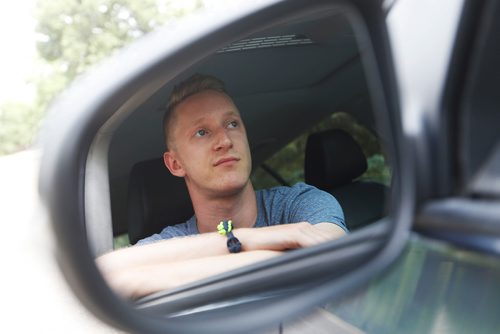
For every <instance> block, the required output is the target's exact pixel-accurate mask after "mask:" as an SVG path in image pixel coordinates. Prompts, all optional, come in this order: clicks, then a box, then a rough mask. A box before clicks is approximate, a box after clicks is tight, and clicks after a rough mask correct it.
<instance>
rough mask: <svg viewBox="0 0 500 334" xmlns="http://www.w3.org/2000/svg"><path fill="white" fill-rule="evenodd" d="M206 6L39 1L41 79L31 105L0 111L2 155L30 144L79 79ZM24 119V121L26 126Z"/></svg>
mask: <svg viewBox="0 0 500 334" xmlns="http://www.w3.org/2000/svg"><path fill="white" fill-rule="evenodd" d="M203 6H204V2H203V1H202V0H196V1H190V2H189V1H184V2H180V1H173V0H141V1H137V0H38V3H37V9H36V18H37V22H38V24H37V27H36V31H37V34H38V41H37V50H38V54H39V58H40V59H39V61H40V63H41V66H42V70H41V72H42V74H41V75H40V76H39V77H37V78H36V79H35V84H36V87H37V97H36V98H35V102H34V104H33V105H21V104H19V103H18V104H13V103H7V104H5V105H2V106H0V107H1V109H0V119H1V120H2V123H3V124H7V122H9V123H8V124H7V125H5V126H2V129H0V130H1V131H0V139H1V141H0V154H8V153H12V152H15V151H18V150H21V149H25V148H27V147H28V146H30V144H31V143H32V140H33V137H34V136H33V132H35V131H36V130H37V129H38V127H39V124H40V121H41V119H42V118H43V116H44V115H45V111H46V109H47V107H48V106H49V104H50V102H51V101H52V100H53V99H54V97H55V96H57V95H58V94H59V93H60V92H61V91H62V90H63V89H64V88H66V87H67V86H68V85H69V83H70V82H71V81H73V80H74V79H75V77H77V76H78V75H80V74H82V73H83V72H85V71H86V70H88V69H89V68H90V67H91V66H93V65H94V64H96V63H97V62H99V61H101V60H102V59H104V58H106V57H108V56H109V55H111V54H113V52H115V51H117V50H118V49H121V48H122V47H124V46H125V45H127V44H129V43H130V42H132V41H134V40H136V39H137V38H139V37H141V36H143V35H144V34H146V33H148V32H150V31H152V30H154V29H155V28H157V27H159V26H162V25H164V24H166V23H167V22H171V21H173V20H175V19H177V18H179V17H181V16H184V15H186V14H188V13H190V12H192V11H193V10H196V9H199V8H201V7H203ZM24 120H25V121H24Z"/></svg>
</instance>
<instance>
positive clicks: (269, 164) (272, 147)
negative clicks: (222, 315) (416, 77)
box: [86, 12, 391, 299]
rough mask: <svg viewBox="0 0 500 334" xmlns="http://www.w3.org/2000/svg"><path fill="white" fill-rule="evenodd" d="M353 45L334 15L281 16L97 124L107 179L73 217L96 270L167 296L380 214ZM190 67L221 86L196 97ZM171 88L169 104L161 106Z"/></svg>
mask: <svg viewBox="0 0 500 334" xmlns="http://www.w3.org/2000/svg"><path fill="white" fill-rule="evenodd" d="M356 31H358V30H356ZM357 33H358V32H357ZM359 40H362V39H361V38H359V36H356V33H355V30H354V29H353V26H352V24H351V23H350V21H349V20H348V19H347V18H346V16H345V15H344V14H343V13H339V12H331V13H329V12H324V13H322V14H321V15H315V16H314V17H307V18H300V19H297V18H295V19H293V20H288V21H287V22H286V23H281V24H279V25H276V26H273V27H271V28H266V29H265V30H261V31H259V32H257V33H252V34H251V35H248V36H245V37H244V38H238V39H237V40H233V41H231V42H230V43H227V44H226V45H225V46H223V47H221V48H218V50H217V51H216V52H213V53H212V54H210V55H209V56H207V57H204V58H203V59H202V60H200V61H198V62H196V63H194V64H193V65H192V66H191V67H189V68H188V69H187V70H185V71H183V72H182V73H181V74H179V75H178V76H176V78H175V79H174V80H170V81H168V82H165V84H164V85H163V86H162V87H161V88H160V89H158V90H157V91H156V92H155V93H154V94H152V95H151V97H150V98H148V99H147V100H145V101H144V102H142V103H139V104H138V105H137V106H134V107H133V108H130V110H129V112H128V113H127V115H126V117H125V116H124V117H117V118H116V119H115V120H113V119H111V120H110V121H108V125H107V129H111V130H109V131H103V133H102V136H101V138H106V140H104V141H103V142H104V143H106V145H104V144H101V145H102V146H103V150H104V152H105V154H103V155H97V154H96V155H95V156H99V157H100V158H101V159H102V156H105V159H104V160H105V166H106V173H105V175H104V179H105V180H107V182H101V181H102V179H100V181H99V180H97V179H92V178H87V179H86V187H87V189H89V191H88V193H91V194H94V196H95V197H93V198H94V199H93V200H89V201H87V203H86V205H87V207H86V212H87V213H88V217H87V224H88V226H87V229H88V231H89V241H90V243H91V245H92V248H93V249H94V250H95V255H96V257H97V258H98V260H97V261H98V266H99V267H100V268H101V269H102V271H103V274H104V276H105V278H106V279H107V280H108V281H109V283H110V284H111V286H112V287H113V288H114V289H116V290H117V292H118V294H120V295H124V296H125V297H127V298H131V299H139V298H143V297H145V296H148V295H150V294H158V293H165V291H166V293H167V295H168V291H173V292H175V291H179V289H181V290H182V288H183V287H184V288H185V287H186V286H188V287H189V286H196V284H197V282H199V281H200V280H206V279H207V278H209V277H213V275H220V274H221V273H224V272H227V271H231V270H234V269H237V268H240V267H242V266H243V267H244V266H247V265H250V264H253V263H255V262H256V261H260V260H269V259H271V258H272V259H275V258H278V257H279V256H282V255H284V254H288V253H290V252H296V251H297V249H302V248H308V247H310V246H316V245H318V244H322V243H323V242H331V243H334V242H338V240H343V239H346V238H349V236H346V235H347V234H355V233H356V232H357V231H359V230H362V229H365V228H369V227H370V226H372V224H373V223H375V222H377V221H379V220H380V219H382V218H383V217H385V216H386V215H387V214H388V212H387V203H388V196H389V193H390V187H391V167H390V157H389V156H388V154H387V152H388V150H387V149H386V144H387V140H388V139H387V138H386V135H384V134H383V133H381V132H380V131H377V123H378V122H381V120H380V119H379V118H377V117H375V108H374V106H373V103H372V100H373V99H372V98H373V96H372V93H373V92H371V91H370V89H369V84H368V81H367V75H366V71H365V66H364V63H365V62H364V59H365V57H367V56H368V55H369V54H370V52H369V51H370V50H369V46H368V45H363V44H360V43H359ZM196 75H208V76H212V77H215V78H217V79H218V80H220V81H221V82H223V84H224V86H225V88H224V89H225V90H224V91H222V90H220V89H219V88H218V87H219V86H217V84H214V82H218V81H217V80H213V79H210V80H212V82H211V84H210V85H211V86H207V87H209V88H208V89H199V88H198V91H196V89H195V88H193V87H194V86H196V85H201V86H202V85H204V83H202V81H203V80H205V81H206V80H208V79H206V77H202V79H203V80H201V79H200V77H198V81H196V80H194V79H192V78H193V76H196ZM186 80H192V81H191V86H189V85H187V86H183V87H184V88H183V87H182V86H181V88H179V84H180V83H181V82H186ZM193 80H194V81H193ZM210 80H208V81H210ZM193 82H195V84H193ZM214 85H215V86H214ZM176 86H177V87H178V88H177V90H176V92H177V94H178V95H179V96H181V102H177V103H175V100H174V102H170V103H172V107H171V108H170V109H169V108H167V106H168V104H169V96H170V95H171V94H172V91H173V90H174V87H176ZM186 87H187V88H186ZM182 89H184V90H185V91H183V90H182ZM190 89H193V90H194V93H193V92H192V91H190ZM182 94H184V95H185V96H184V99H182V97H183V95H182ZM168 110H173V113H174V116H172V117H170V118H169V119H168V126H167V131H166V132H167V138H168V143H169V147H168V150H167V148H166V143H165V142H166V140H165V134H164V129H165V127H164V124H163V122H164V115H165V113H166V112H168ZM110 124H111V125H110ZM99 145H100V144H99V143H95V145H94V147H99ZM166 151H168V152H169V153H168V154H165V152H166ZM92 159H97V158H95V157H94V156H92V155H91V156H89V161H90V164H92V161H93V160H92ZM166 165H168V167H169V168H167V166H166ZM108 186H109V189H108ZM92 189H93V190H92ZM99 198H101V199H102V200H98V199H99ZM106 198H107V201H106ZM105 203H108V204H107V205H106V204H105ZM339 208H341V210H340V209H339ZM195 211H196V215H195V216H194V214H195ZM95 212H99V213H101V214H99V215H96V214H95ZM102 213H104V214H102ZM106 217H107V218H106ZM309 217H312V218H310V219H309ZM229 220H230V221H231V222H232V224H233V225H234V226H233V227H234V230H232V231H229V229H230V226H229V223H227V221H229ZM309 220H311V221H309ZM220 221H225V222H226V223H225V224H223V225H222V229H223V230H225V232H226V233H225V235H224V233H222V234H221V233H218V232H217V226H218V225H219V223H220ZM300 222H302V223H301V224H292V223H300ZM176 224H182V225H180V226H178V225H177V226H176ZM255 225H257V226H259V228H255V227H254V226H255ZM266 225H275V226H272V227H262V226H266ZM344 230H347V231H349V232H348V233H347V234H346V233H345V232H344ZM106 231H107V232H106ZM162 231H163V232H162ZM191 234H199V235H197V236H192V237H180V236H184V235H191ZM103 235H107V236H108V237H107V238H106V240H103V238H102V236H103ZM98 236H100V237H98ZM151 236H153V237H151ZM200 237H202V238H200ZM145 238H146V239H145ZM168 238H171V239H169V240H167V241H165V240H161V241H157V240H160V239H168ZM234 238H236V239H237V240H235V239H234ZM111 239H112V240H113V244H112V245H111V241H110V240H111ZM141 240H143V241H142V242H141ZM144 240H145V241H144ZM228 240H230V242H232V243H233V244H232V246H228V245H226V242H227V241H228ZM153 241H155V242H153ZM238 241H239V244H238ZM138 242H139V243H142V245H137V243H138ZM231 247H232V248H231ZM238 248H239V249H238ZM112 249H114V251H113V252H110V251H111V250H112ZM238 250H240V251H239V253H237V254H229V252H230V251H232V252H237V251H238ZM103 254H105V255H103ZM173 292H172V293H173Z"/></svg>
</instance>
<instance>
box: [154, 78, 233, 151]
mask: <svg viewBox="0 0 500 334" xmlns="http://www.w3.org/2000/svg"><path fill="white" fill-rule="evenodd" d="M206 90H214V91H217V92H219V93H223V94H225V95H227V96H228V94H227V91H226V87H225V85H224V82H223V81H222V80H220V79H217V78H216V77H213V76H211V75H205V74H198V73H197V74H194V75H192V76H191V77H189V78H188V79H186V80H184V81H182V82H181V83H179V84H178V85H176V86H175V87H174V89H173V90H172V93H171V94H170V97H169V98H168V102H167V108H166V111H165V114H164V115H163V132H164V136H165V144H166V145H167V150H168V142H169V138H168V133H169V131H168V130H169V127H170V125H171V123H172V119H173V115H174V112H175V108H176V107H177V106H178V105H179V104H180V103H182V102H183V101H184V100H186V99H187V98H188V97H190V96H191V95H194V94H197V93H200V92H203V91H206ZM228 97H229V96H228Z"/></svg>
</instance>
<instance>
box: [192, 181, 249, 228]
mask: <svg viewBox="0 0 500 334" xmlns="http://www.w3.org/2000/svg"><path fill="white" fill-rule="evenodd" d="M191 200H192V202H193V208H194V212H195V215H196V223H197V225H198V232H200V233H206V232H214V231H216V230H217V224H219V222H220V221H221V220H224V219H231V220H232V221H233V227H234V228H242V227H252V226H253V225H254V224H255V222H256V220H257V200H256V198H255V191H254V189H253V186H252V184H251V183H250V182H248V183H247V185H246V186H245V187H244V188H243V189H242V190H241V191H240V192H238V193H237V194H235V195H231V196H227V197H216V198H214V197H208V196H191Z"/></svg>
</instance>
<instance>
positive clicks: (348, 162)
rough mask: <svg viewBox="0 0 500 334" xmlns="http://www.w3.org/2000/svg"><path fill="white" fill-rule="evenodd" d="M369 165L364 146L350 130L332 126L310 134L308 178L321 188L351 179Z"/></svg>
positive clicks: (348, 181)
mask: <svg viewBox="0 0 500 334" xmlns="http://www.w3.org/2000/svg"><path fill="white" fill-rule="evenodd" d="M366 168H367V163H366V158H365V156H364V154H363V151H362V150H361V147H360V146H359V145H358V144H357V143H356V142H355V141H354V139H353V138H352V137H351V135H350V134H348V133H347V132H345V131H343V130H338V129H331V130H327V131H324V132H319V133H314V134H311V135H310V136H309V138H307V144H306V154H305V166H304V176H305V181H306V183H308V184H311V185H313V186H315V187H318V188H320V189H330V188H333V187H337V186H341V185H344V184H348V183H351V182H352V180H354V179H355V178H357V177H359V176H361V175H362V174H363V173H364V172H365V171H366Z"/></svg>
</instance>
